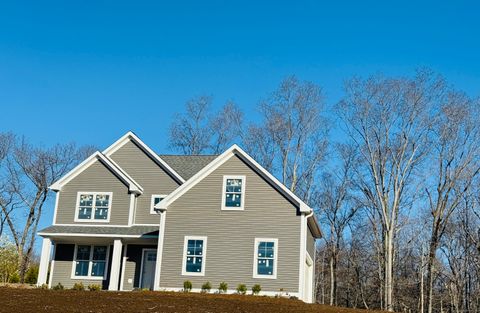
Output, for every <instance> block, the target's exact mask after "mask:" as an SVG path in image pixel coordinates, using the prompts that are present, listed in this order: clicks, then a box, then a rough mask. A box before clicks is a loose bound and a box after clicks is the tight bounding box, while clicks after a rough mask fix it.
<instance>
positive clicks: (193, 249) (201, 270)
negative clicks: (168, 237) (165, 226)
mask: <svg viewBox="0 0 480 313" xmlns="http://www.w3.org/2000/svg"><path fill="white" fill-rule="evenodd" d="M206 254H207V237H196V236H195V237H193V236H185V241H184V246H183V265H182V275H192V276H203V275H205V259H206Z"/></svg>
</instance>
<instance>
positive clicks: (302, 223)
mask: <svg viewBox="0 0 480 313" xmlns="http://www.w3.org/2000/svg"><path fill="white" fill-rule="evenodd" d="M306 230H307V218H306V216H305V214H301V215H300V251H299V254H300V263H299V273H298V275H299V276H298V293H299V294H300V297H299V298H300V299H301V300H304V290H303V289H304V288H303V287H304V286H305V282H304V279H305V259H306V257H305V253H306V247H307V232H306Z"/></svg>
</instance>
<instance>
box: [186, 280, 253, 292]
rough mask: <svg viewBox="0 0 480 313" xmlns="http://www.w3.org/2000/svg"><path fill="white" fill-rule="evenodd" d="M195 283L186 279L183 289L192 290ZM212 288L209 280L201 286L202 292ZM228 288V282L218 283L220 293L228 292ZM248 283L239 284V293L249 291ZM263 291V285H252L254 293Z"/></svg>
mask: <svg viewBox="0 0 480 313" xmlns="http://www.w3.org/2000/svg"><path fill="white" fill-rule="evenodd" d="M192 287H193V284H192V282H191V281H189V280H186V281H184V282H183V291H184V292H190V291H191V290H192ZM211 290H212V284H210V282H209V281H207V282H206V283H204V284H203V285H202V288H201V292H202V293H209V292H210V291H211ZM227 290H228V284H227V283H226V282H221V283H220V285H218V293H226V292H227ZM247 290H248V289H247V285H245V284H239V285H238V286H237V289H236V291H237V293H238V294H241V295H244V294H246V293H247ZM260 291H262V287H261V286H260V285H259V284H255V285H253V287H252V294H253V295H258V294H259V293H260Z"/></svg>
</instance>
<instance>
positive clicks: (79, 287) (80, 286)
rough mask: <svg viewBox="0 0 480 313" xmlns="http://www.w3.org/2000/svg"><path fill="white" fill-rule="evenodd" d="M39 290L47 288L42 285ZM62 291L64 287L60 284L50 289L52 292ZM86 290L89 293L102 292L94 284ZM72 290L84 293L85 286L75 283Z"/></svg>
mask: <svg viewBox="0 0 480 313" xmlns="http://www.w3.org/2000/svg"><path fill="white" fill-rule="evenodd" d="M40 288H42V289H45V288H48V286H47V285H42V286H41V287H40ZM64 289H65V287H64V286H63V285H62V284H61V283H58V284H57V285H56V286H53V287H52V290H64ZM87 289H88V290H90V291H100V290H102V286H100V285H96V284H91V285H88V286H87ZM72 290H77V291H84V290H85V286H84V285H83V283H75V284H74V285H73V287H72Z"/></svg>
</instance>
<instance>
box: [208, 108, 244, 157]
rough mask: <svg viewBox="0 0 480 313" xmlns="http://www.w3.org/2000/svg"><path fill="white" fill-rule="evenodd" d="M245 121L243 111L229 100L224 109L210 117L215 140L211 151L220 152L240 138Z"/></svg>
mask: <svg viewBox="0 0 480 313" xmlns="http://www.w3.org/2000/svg"><path fill="white" fill-rule="evenodd" d="M242 123H243V112H242V111H241V110H240V108H239V107H238V106H237V105H236V104H235V103H234V102H232V101H229V102H227V103H226V104H225V105H224V106H223V107H222V109H221V110H220V111H219V112H218V113H217V114H216V115H214V116H213V117H212V118H211V119H210V122H209V124H210V128H211V131H212V133H213V140H212V141H211V143H210V151H211V152H212V153H214V154H220V153H222V152H223V151H225V150H226V149H227V148H228V147H229V146H230V145H231V144H232V143H234V142H235V141H236V140H239V139H240V135H241V131H242V129H241V127H242Z"/></svg>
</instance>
